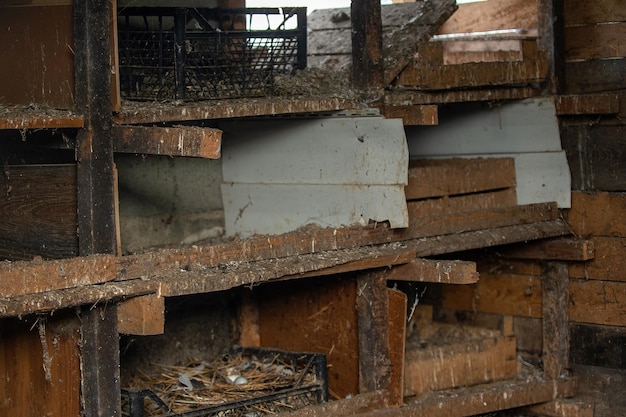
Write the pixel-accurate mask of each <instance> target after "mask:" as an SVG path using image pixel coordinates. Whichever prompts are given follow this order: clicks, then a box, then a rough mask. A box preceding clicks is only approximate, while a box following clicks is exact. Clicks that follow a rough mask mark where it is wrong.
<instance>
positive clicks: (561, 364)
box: [541, 262, 570, 379]
mask: <svg viewBox="0 0 626 417" xmlns="http://www.w3.org/2000/svg"><path fill="white" fill-rule="evenodd" d="M568 287H569V277H568V275H567V264H566V263H565V262H546V263H545V264H543V265H542V268H541V296H542V303H543V309H542V312H543V317H542V324H543V355H542V356H541V360H542V362H543V374H544V377H545V378H547V379H559V378H561V377H562V376H566V375H567V372H568V371H567V370H568V369H569V345H570V338H569V319H570V318H569V294H568V289H569V288H568Z"/></svg>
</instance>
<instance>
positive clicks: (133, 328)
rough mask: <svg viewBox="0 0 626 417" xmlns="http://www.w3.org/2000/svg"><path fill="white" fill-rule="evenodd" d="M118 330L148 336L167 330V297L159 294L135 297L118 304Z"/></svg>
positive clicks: (123, 332)
mask: <svg viewBox="0 0 626 417" xmlns="http://www.w3.org/2000/svg"><path fill="white" fill-rule="evenodd" d="M117 330H118V332H120V333H122V334H134V335H140V336H148V335H155V334H163V332H164V330H165V298H163V297H159V296H158V295H144V296H140V297H134V298H131V299H129V300H126V301H122V302H120V303H119V304H118V308H117Z"/></svg>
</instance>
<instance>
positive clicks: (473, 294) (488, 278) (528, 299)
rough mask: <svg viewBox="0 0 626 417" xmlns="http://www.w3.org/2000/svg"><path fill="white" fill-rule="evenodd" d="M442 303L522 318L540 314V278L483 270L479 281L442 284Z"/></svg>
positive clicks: (452, 307)
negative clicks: (461, 283)
mask: <svg viewBox="0 0 626 417" xmlns="http://www.w3.org/2000/svg"><path fill="white" fill-rule="evenodd" d="M441 293H442V294H441V306H442V307H443V308H446V309H457V310H465V311H480V312H486V313H497V314H506V315H511V316H522V317H535V318H539V317H542V312H543V309H542V291H541V279H540V278H538V277H534V276H526V275H513V274H489V273H482V274H481V276H480V281H479V282H478V284H474V285H453V286H444V287H443V288H442V289H441Z"/></svg>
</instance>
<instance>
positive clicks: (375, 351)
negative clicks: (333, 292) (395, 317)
mask: <svg viewBox="0 0 626 417" xmlns="http://www.w3.org/2000/svg"><path fill="white" fill-rule="evenodd" d="M356 307H357V317H358V319H357V323H358V331H359V392H360V393H365V392H373V391H389V387H390V385H391V359H390V350H389V293H388V291H387V280H386V279H385V276H384V275H383V274H382V273H376V272H369V273H365V274H363V275H361V276H359V277H358V279H357V298H356Z"/></svg>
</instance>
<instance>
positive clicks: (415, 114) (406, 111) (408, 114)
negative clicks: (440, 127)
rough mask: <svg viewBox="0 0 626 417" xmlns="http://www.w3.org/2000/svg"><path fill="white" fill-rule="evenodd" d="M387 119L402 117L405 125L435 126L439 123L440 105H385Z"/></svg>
mask: <svg viewBox="0 0 626 417" xmlns="http://www.w3.org/2000/svg"><path fill="white" fill-rule="evenodd" d="M383 114H384V116H385V117H386V118H387V119H402V123H403V124H404V125H405V126H434V125H437V124H439V113H438V107H437V106H435V105H432V104H431V105H404V106H385V108H384V109H383Z"/></svg>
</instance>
